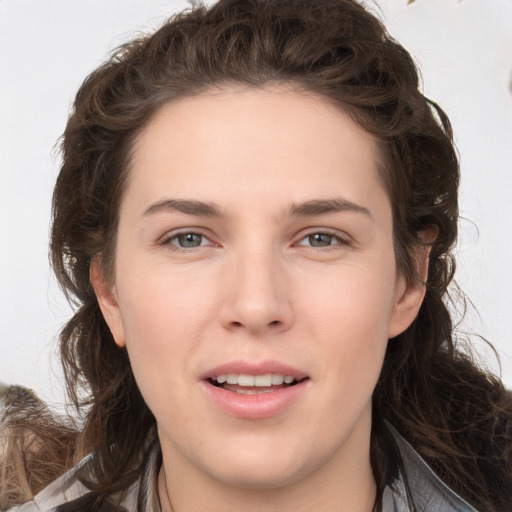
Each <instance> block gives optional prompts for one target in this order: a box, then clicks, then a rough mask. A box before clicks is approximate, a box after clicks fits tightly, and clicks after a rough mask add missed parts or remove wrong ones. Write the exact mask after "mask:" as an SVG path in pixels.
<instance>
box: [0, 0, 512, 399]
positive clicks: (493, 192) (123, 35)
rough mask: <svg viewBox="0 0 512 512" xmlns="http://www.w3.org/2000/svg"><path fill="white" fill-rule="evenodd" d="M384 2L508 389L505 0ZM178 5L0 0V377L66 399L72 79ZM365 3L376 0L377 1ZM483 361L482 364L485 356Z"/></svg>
mask: <svg viewBox="0 0 512 512" xmlns="http://www.w3.org/2000/svg"><path fill="white" fill-rule="evenodd" d="M406 4H407V0H381V1H379V2H378V5H379V6H380V7H378V8H376V9H377V11H380V15H381V16H382V17H384V19H385V22H386V24H387V26H388V29H389V31H390V32H391V34H392V35H393V36H394V37H395V38H396V39H398V40H399V41H400V42H401V43H402V44H404V45H405V46H406V47H407V48H408V49H409V51H411V52H412V54H413V56H414V57H415V59H416V60H417V61H418V63H419V65H420V67H421V69H422V73H423V78H424V89H425V93H426V94H427V95H428V96H429V97H431V98H432V99H434V100H435V101H437V102H438V103H439V104H440V105H441V106H442V107H443V108H444V109H445V110H446V112H447V113H448V115H449V116H450V117H451V119H452V122H453V125H454V130H455V137H456V142H457V146H458V149H459V152H460V157H461V169H462V176H463V180H462V191H461V192H462V198H461V201H462V204H461V214H462V216H463V218H464V220H462V221H461V230H462V231H461V240H460V242H459V245H458V248H457V255H458V271H457V280H458V282H459V284H460V285H461V287H462V289H463V290H464V291H466V292H467V294H468V296H469V298H470V299H471V300H472V302H473V304H474V306H475V308H476V310H477V311H478V314H477V313H476V312H475V310H470V312H469V314H468V315H467V319H466V321H465V323H464V324H463V325H462V327H461V328H462V330H466V331H470V332H476V333H478V334H482V335H484V336H485V337H487V338H488V339H489V340H491V341H492V342H493V343H494V344H495V346H496V347H497V349H498V351H499V353H500V355H501V358H502V366H503V378H504V381H505V383H506V385H507V386H508V387H509V388H510V387H512V343H511V338H512V335H511V332H512V229H511V227H512V173H511V170H512V94H511V93H510V91H509V80H510V78H511V71H512V31H511V30H510V27H511V26H512V1H511V0H416V2H415V3H414V4H412V5H410V6H407V5H406ZM186 5H187V4H186V2H184V1H171V0H167V1H164V0H87V1H83V0H0V247H1V250H0V381H3V382H7V383H19V384H23V385H25V386H28V387H30V388H33V389H35V390H36V391H37V392H38V393H39V394H40V395H41V396H42V397H43V398H45V399H46V400H48V401H50V402H52V403H58V402H62V401H63V390H62V379H61V371H60V366H59V361H58V357H57V356H56V353H57V350H56V347H57V342H56V338H57V333H58V329H59V326H61V325H62V324H63V322H64V321H65V319H66V318H67V317H68V316H69V312H70V309H69V307H68V305H67V304H66V302H65V300H64V299H63V297H62V295H61V293H60V291H59V290H58V288H57V286H56V284H55V282H54V281H53V280H52V278H51V274H50V271H49V267H48V263H47V261H48V258H47V243H48V228H49V212H50V198H51V191H52V187H53V182H54V180H55V178H56V175H57V169H58V156H56V155H55V153H54V152H53V147H54V145H55V143H56V141H57V139H58V138H59V136H60V134H61V133H62V131H63V129H64V125H65V122H66V118H67V114H68V111H69V108H70V105H71V102H72V99H73V96H74V93H75V92H76V90H77V88H78V86H79V85H80V83H81V81H82V80H83V79H84V78H85V76H86V75H87V74H88V73H89V72H90V71H92V70H93V69H94V68H95V67H96V66H97V65H98V64H100V62H101V61H102V60H103V59H104V58H105V57H106V56H107V54H108V53H109V52H110V50H112V49H113V48H114V47H116V46H117V45H119V44H120V43H122V42H124V41H126V40H129V39H130V38H132V37H133V36H134V35H135V34H136V33H138V32H141V31H146V30H148V29H150V28H151V27H154V26H157V25H158V24H159V23H161V22H162V21H163V19H165V18H166V17H167V16H169V15H170V14H171V13H172V12H173V11H175V10H176V9H180V8H182V7H185V6H186ZM374 8H375V6H374ZM485 357H487V360H488V361H489V364H491V365H492V364H493V363H492V361H491V358H490V354H489V353H488V351H487V352H486V355H485Z"/></svg>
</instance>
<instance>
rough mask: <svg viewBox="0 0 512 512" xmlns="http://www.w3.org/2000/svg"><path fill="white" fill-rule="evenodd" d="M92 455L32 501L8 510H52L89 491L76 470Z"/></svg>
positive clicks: (15, 511) (46, 511)
mask: <svg viewBox="0 0 512 512" xmlns="http://www.w3.org/2000/svg"><path fill="white" fill-rule="evenodd" d="M90 457H91V456H90V455H89V456H88V457H86V458H85V459H83V460H82V461H81V462H80V463H79V464H78V465H77V466H75V467H74V468H73V469H71V470H70V471H68V472H67V473H65V474H64V475H62V476H61V477H59V478H57V480H54V481H53V482H52V483H51V484H50V485H48V486H47V487H45V488H44V489H43V490H42V491H41V492H40V493H38V494H37V495H36V496H34V498H33V499H32V500H31V501H28V502H27V503H24V504H23V505H18V506H15V507H14V508H11V509H9V510H8V512H50V511H52V510H54V509H56V507H58V506H59V505H62V504H64V503H68V502H70V501H73V500H76V499H78V498H80V497H82V496H84V495H85V494H87V492H89V490H88V489H87V487H85V486H84V485H83V484H82V483H81V482H80V481H79V480H78V478H77V477H76V471H77V469H78V468H80V467H81V466H82V465H83V464H86V463H87V461H88V460H89V458H90Z"/></svg>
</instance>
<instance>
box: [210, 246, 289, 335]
mask: <svg viewBox="0 0 512 512" xmlns="http://www.w3.org/2000/svg"><path fill="white" fill-rule="evenodd" d="M227 265H228V267H227V269H226V273H225V275H224V276H223V280H224V283H223V301H222V306H221V313H220V318H221V322H222V325H223V327H224V328H226V329H228V330H230V331H239V332H245V333H246V334H251V335H253V336H264V335H269V334H271V333H278V332H283V331H286V330H287V329H289V328H290V326H291V325H292V322H293V308H292V302H291V294H292V293H293V291H292V289H291V282H290V280H289V279H288V277H287V275H286V272H285V271H284V269H283V265H282V264H281V263H280V261H279V257H278V256H277V255H276V254H273V252H272V250H269V249H267V250H266V251H265V250H263V249H261V248H259V250H257V251H256V250H254V251H250V250H246V251H241V252H240V253H239V254H236V255H234V256H233V257H232V258H230V260H229V262H227Z"/></svg>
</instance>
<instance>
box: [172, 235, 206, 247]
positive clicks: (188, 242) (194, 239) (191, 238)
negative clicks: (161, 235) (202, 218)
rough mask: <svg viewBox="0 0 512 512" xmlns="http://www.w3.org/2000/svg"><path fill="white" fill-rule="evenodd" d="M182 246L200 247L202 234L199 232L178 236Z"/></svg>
mask: <svg viewBox="0 0 512 512" xmlns="http://www.w3.org/2000/svg"><path fill="white" fill-rule="evenodd" d="M178 242H179V244H180V246H181V247H199V246H200V245H201V235H198V234H197V233H187V234H185V235H180V236H179V237H178Z"/></svg>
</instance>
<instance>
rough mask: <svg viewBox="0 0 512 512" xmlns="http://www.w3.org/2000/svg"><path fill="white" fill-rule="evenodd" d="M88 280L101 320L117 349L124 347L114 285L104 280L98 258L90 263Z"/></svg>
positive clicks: (123, 331)
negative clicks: (101, 316) (107, 327)
mask: <svg viewBox="0 0 512 512" xmlns="http://www.w3.org/2000/svg"><path fill="white" fill-rule="evenodd" d="M89 279H90V281H91V284H92V287H93V288H94V293H95V294H96V298H97V299H98V304H99V306H100V309H101V312H102V313H103V318H104V319H105V322H107V325H108V326H109V328H110V332H111V333H112V336H113V337H114V341H115V343H116V345H117V346H118V347H121V348H124V347H125V344H126V343H125V330H124V324H123V318H122V316H121V311H120V309H119V304H118V302H117V293H116V288H115V285H114V284H112V283H111V282H110V281H109V280H107V279H106V278H105V275H104V272H103V266H102V261H101V258H100V257H99V256H97V257H94V258H93V260H92V262H91V268H90V271H89Z"/></svg>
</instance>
